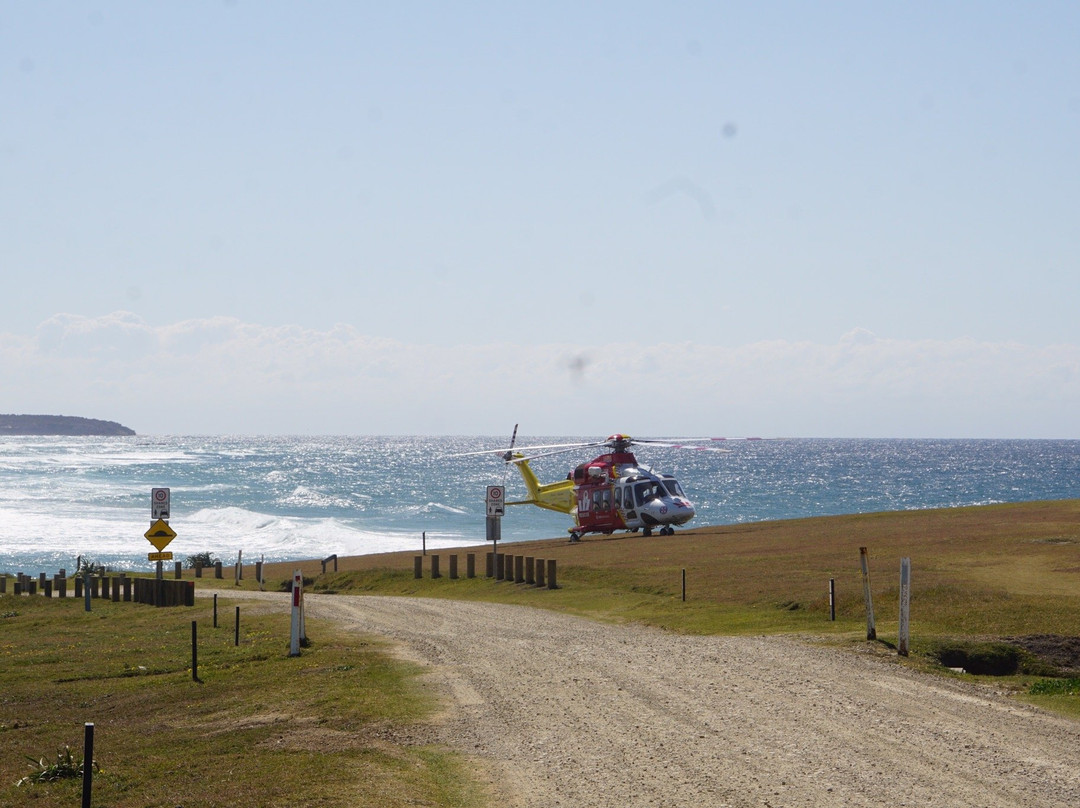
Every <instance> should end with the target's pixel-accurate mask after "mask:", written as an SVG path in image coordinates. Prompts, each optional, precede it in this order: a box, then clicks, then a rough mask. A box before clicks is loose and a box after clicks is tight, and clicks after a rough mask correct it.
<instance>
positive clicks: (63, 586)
mask: <svg viewBox="0 0 1080 808" xmlns="http://www.w3.org/2000/svg"><path fill="white" fill-rule="evenodd" d="M57 582H58V583H59V589H57V592H59V593H60V597H62V598H66V597H67V578H65V577H64V576H63V575H61V576H60V577H59V578H58V579H57Z"/></svg>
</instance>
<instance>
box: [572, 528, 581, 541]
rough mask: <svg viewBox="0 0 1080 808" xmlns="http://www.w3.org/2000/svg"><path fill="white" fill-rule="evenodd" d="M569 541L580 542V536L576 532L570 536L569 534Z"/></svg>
mask: <svg viewBox="0 0 1080 808" xmlns="http://www.w3.org/2000/svg"><path fill="white" fill-rule="evenodd" d="M570 541H572V542H574V541H581V534H580V533H578V532H576V531H575V532H573V533H571V534H570Z"/></svg>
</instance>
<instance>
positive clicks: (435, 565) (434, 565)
mask: <svg viewBox="0 0 1080 808" xmlns="http://www.w3.org/2000/svg"><path fill="white" fill-rule="evenodd" d="M431 577H432V578H442V573H441V572H440V571H439V557H438V556H437V555H433V556H432V557H431Z"/></svg>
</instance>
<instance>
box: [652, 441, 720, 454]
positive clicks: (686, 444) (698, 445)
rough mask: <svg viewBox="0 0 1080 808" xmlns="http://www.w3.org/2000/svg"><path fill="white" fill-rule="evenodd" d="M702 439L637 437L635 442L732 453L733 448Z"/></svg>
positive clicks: (664, 446)
mask: <svg viewBox="0 0 1080 808" xmlns="http://www.w3.org/2000/svg"><path fill="white" fill-rule="evenodd" d="M699 440H700V439H695V440H686V441H671V440H650V439H649V438H635V439H634V441H633V442H634V443H637V444H641V445H645V446H660V447H662V448H665V449H695V450H697V451H699V452H723V453H725V454H730V453H731V449H725V448H723V447H721V446H710V445H707V444H702V443H699V442H698V441H699Z"/></svg>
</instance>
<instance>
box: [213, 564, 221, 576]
mask: <svg viewBox="0 0 1080 808" xmlns="http://www.w3.org/2000/svg"><path fill="white" fill-rule="evenodd" d="M214 577H215V578H221V577H222V575H221V562H220V561H215V562H214Z"/></svg>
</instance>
